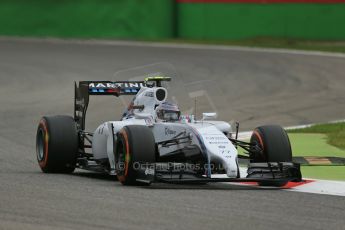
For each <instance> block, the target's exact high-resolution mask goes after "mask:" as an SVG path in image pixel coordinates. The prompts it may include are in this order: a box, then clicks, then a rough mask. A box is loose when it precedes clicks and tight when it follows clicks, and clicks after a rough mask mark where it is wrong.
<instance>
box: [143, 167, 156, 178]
mask: <svg viewBox="0 0 345 230" xmlns="http://www.w3.org/2000/svg"><path fill="white" fill-rule="evenodd" d="M145 175H152V176H154V175H155V170H154V169H152V168H146V169H145Z"/></svg>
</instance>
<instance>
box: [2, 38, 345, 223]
mask: <svg viewBox="0 0 345 230" xmlns="http://www.w3.org/2000/svg"><path fill="white" fill-rule="evenodd" d="M162 61H165V62H170V63H172V64H173V65H175V66H176V69H177V70H178V72H179V73H180V74H181V76H184V78H182V77H181V78H179V79H177V81H176V82H177V83H176V87H175V85H174V83H171V85H170V86H171V88H172V91H173V94H175V95H176V98H177V99H176V100H178V101H180V102H181V103H182V105H183V106H185V108H184V109H187V108H188V106H190V104H188V103H190V102H187V101H188V100H187V99H186V98H185V97H186V95H187V97H188V93H187V92H188V90H190V91H192V90H194V91H195V90H202V89H203V90H205V91H206V92H207V94H208V96H206V97H205V98H211V99H210V100H211V101H212V102H209V103H206V104H203V103H204V100H203V99H201V102H198V103H200V110H201V109H209V108H207V105H208V106H210V107H211V108H214V107H215V108H216V110H217V111H218V112H219V114H220V117H221V118H222V119H225V120H228V121H230V120H239V121H241V122H242V124H243V125H242V126H241V127H242V130H250V129H252V128H254V127H255V126H257V125H261V124H265V123H279V124H282V125H284V126H289V125H299V124H304V123H314V122H324V121H328V120H334V119H343V118H344V117H345V109H344V105H345V93H344V92H345V76H344V74H345V59H343V58H337V57H321V56H312V55H294V54H284V53H267V52H249V51H240V50H237V51H236V50H234V51H231V50H224V51H222V50H203V49H181V48H163V47H160V48H153V47H138V46H135V47H132V46H118V45H87V44H84V45H83V44H73V43H71V44H69V43H66V42H62V43H59V42H58V43H51V42H33V41H10V40H1V41H0V146H1V148H0V153H1V154H0V229H141V230H142V229H254V228H255V229H256V230H259V229H272V228H279V229H313V230H314V229H343V227H344V226H345V212H344V207H345V199H344V197H340V196H339V197H338V196H328V195H315V194H306V193H294V192H286V191H281V190H277V189H256V188H248V187H242V186H235V185H228V184H210V185H203V186H192V185H183V186H178V185H163V184H156V185H152V186H150V187H124V186H122V185H120V184H119V182H117V181H115V180H114V178H112V177H108V176H102V175H98V174H95V173H89V172H84V171H81V170H77V171H76V173H74V174H73V175H57V174H55V175H52V174H44V173H41V171H40V169H39V167H38V165H37V163H36V156H35V133H36V127H37V123H38V121H39V119H40V117H41V116H42V115H45V114H48V115H51V114H71V113H72V108H73V101H72V98H73V81H78V80H108V79H111V78H112V76H113V73H114V72H116V71H117V70H119V69H124V68H130V67H133V66H138V65H145V64H150V63H155V62H162ZM181 82H183V83H181ZM179 84H180V85H179ZM204 96H205V95H204ZM114 100H116V99H115V98H102V99H95V101H93V102H92V104H91V105H90V107H91V106H93V109H91V108H90V114H89V115H88V120H89V122H88V127H89V128H90V129H92V128H94V127H96V125H97V124H98V123H100V122H102V121H104V120H108V119H117V118H118V117H119V114H120V112H121V111H122V106H118V105H117V104H116V103H115V105H114V106H112V104H111V103H112V101H114ZM191 104H193V103H191Z"/></svg>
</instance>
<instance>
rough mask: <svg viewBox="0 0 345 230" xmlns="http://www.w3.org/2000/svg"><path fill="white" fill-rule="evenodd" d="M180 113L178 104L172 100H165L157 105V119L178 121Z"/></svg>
mask: <svg viewBox="0 0 345 230" xmlns="http://www.w3.org/2000/svg"><path fill="white" fill-rule="evenodd" d="M180 114H181V112H180V110H179V108H178V106H177V105H176V104H173V103H170V102H163V103H161V104H160V105H158V106H157V107H156V115H157V119H159V120H162V121H178V120H179V119H180Z"/></svg>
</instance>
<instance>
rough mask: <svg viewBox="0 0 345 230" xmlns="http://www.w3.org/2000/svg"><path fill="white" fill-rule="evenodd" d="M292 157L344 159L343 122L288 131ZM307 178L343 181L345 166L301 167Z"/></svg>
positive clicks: (344, 135) (344, 139) (344, 134)
mask: <svg viewBox="0 0 345 230" xmlns="http://www.w3.org/2000/svg"><path fill="white" fill-rule="evenodd" d="M288 133H289V138H290V141H291V146H292V152H293V155H294V156H334V157H345V122H340V123H331V124H318V125H314V126H311V127H308V128H304V129H295V130H289V131H288ZM302 175H303V177H307V178H316V179H328V180H345V166H302Z"/></svg>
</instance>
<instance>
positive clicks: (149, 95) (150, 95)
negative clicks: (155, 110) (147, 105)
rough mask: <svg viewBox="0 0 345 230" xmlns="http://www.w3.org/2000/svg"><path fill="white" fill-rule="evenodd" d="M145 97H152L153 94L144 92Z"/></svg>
mask: <svg viewBox="0 0 345 230" xmlns="http://www.w3.org/2000/svg"><path fill="white" fill-rule="evenodd" d="M145 96H146V97H153V96H154V95H153V92H146V93H145Z"/></svg>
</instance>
